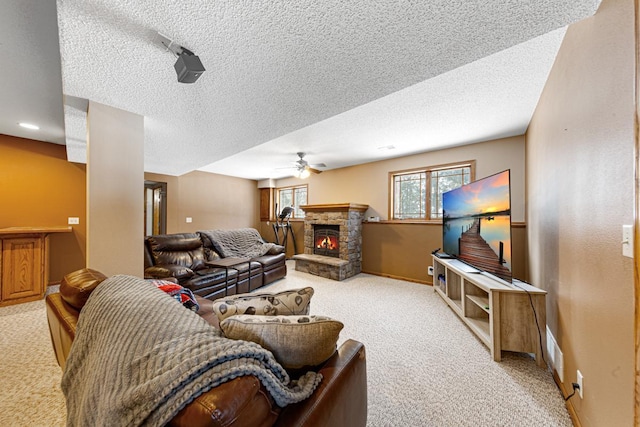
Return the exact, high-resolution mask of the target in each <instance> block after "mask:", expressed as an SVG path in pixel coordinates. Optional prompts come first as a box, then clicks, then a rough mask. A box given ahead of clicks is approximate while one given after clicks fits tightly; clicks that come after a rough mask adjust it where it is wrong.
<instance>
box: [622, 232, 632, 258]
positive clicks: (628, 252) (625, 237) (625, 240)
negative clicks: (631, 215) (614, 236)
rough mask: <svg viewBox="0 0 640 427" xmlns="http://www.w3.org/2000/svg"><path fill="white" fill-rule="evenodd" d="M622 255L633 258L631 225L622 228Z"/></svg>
mask: <svg viewBox="0 0 640 427" xmlns="http://www.w3.org/2000/svg"><path fill="white" fill-rule="evenodd" d="M622 255H624V256H627V257H629V258H633V225H623V226H622Z"/></svg>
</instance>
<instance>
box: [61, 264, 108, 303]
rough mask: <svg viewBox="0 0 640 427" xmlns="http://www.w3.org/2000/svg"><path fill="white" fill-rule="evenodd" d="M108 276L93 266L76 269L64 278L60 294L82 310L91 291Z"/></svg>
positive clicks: (66, 300)
mask: <svg viewBox="0 0 640 427" xmlns="http://www.w3.org/2000/svg"><path fill="white" fill-rule="evenodd" d="M106 278H107V276H105V275H104V274H102V273H100V272H99V271H96V270H93V269H91V268H83V269H81V270H76V271H74V272H72V273H69V274H67V275H66V276H64V277H63V278H62V281H61V282H60V296H61V297H62V299H63V300H64V301H65V302H66V303H67V304H69V305H71V306H72V307H74V308H76V309H78V310H80V309H82V307H84V304H85V303H86V302H87V299H89V295H91V292H92V291H93V290H94V289H95V288H96V286H98V285H99V284H100V283H102V281H103V280H105V279H106Z"/></svg>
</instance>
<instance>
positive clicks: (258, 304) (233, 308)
mask: <svg viewBox="0 0 640 427" xmlns="http://www.w3.org/2000/svg"><path fill="white" fill-rule="evenodd" d="M312 296H313V288H311V287H306V288H302V289H290V290H287V291H282V292H277V293H251V294H236V295H231V296H228V297H224V298H220V299H217V300H215V301H214V302H213V312H214V313H215V314H216V316H217V317H218V320H219V321H221V322H222V321H223V320H224V319H226V318H227V317H229V316H233V315H235V314H258V315H264V316H277V315H279V314H309V302H311V297H312Z"/></svg>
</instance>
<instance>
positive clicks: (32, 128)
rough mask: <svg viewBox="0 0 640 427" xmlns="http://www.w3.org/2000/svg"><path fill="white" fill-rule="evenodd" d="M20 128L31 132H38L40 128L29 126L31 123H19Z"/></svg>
mask: <svg viewBox="0 0 640 427" xmlns="http://www.w3.org/2000/svg"><path fill="white" fill-rule="evenodd" d="M18 124H19V125H20V126H22V127H23V128H25V129H31V130H39V129H40V126H37V125H34V124H31V123H25V122H20V123H18Z"/></svg>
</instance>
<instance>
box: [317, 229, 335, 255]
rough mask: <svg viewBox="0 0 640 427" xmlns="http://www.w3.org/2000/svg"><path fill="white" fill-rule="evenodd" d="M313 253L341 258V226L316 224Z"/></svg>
mask: <svg viewBox="0 0 640 427" xmlns="http://www.w3.org/2000/svg"><path fill="white" fill-rule="evenodd" d="M313 241H314V245H313V253H314V254H315V255H325V256H332V257H336V258H340V226H339V225H326V224H315V225H314V226H313Z"/></svg>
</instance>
